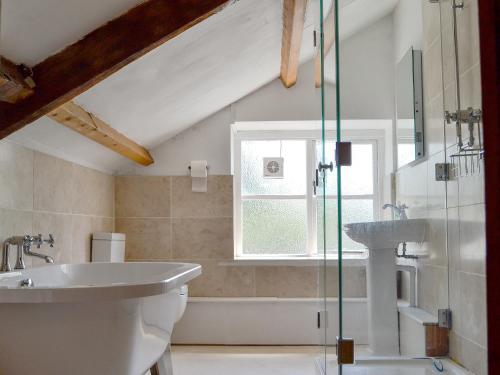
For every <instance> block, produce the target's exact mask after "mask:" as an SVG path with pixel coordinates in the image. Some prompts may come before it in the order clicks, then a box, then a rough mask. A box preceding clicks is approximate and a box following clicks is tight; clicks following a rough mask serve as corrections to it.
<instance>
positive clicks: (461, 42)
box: [457, 0, 479, 73]
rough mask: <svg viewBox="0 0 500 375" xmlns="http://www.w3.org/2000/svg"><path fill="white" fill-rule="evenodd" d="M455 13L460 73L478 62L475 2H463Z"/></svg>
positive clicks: (477, 27) (468, 0) (475, 0)
mask: <svg viewBox="0 0 500 375" xmlns="http://www.w3.org/2000/svg"><path fill="white" fill-rule="evenodd" d="M463 3H464V6H463V8H462V9H460V10H459V11H458V12H457V26H458V27H457V31H458V59H459V67H460V73H463V72H465V71H466V70H468V69H470V67H472V66H473V65H474V64H477V63H478V62H479V22H478V21H479V19H478V13H477V0H464V2H463Z"/></svg>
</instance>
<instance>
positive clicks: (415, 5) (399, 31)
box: [393, 0, 423, 63]
mask: <svg viewBox="0 0 500 375" xmlns="http://www.w3.org/2000/svg"><path fill="white" fill-rule="evenodd" d="M393 19H394V61H395V62H396V63H397V62H398V61H399V60H401V58H402V57H403V56H404V54H405V53H406V52H407V51H408V50H409V49H410V47H413V48H414V49H419V50H421V49H422V35H423V34H422V33H423V27H422V3H421V2H420V1H416V0H399V3H398V5H397V6H396V8H395V9H394V13H393Z"/></svg>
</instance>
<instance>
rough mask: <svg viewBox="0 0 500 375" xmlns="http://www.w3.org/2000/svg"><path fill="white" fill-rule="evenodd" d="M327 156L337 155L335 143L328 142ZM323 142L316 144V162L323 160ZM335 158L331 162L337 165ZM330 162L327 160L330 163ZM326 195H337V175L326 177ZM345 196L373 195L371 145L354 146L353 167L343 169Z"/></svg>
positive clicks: (332, 173) (359, 144)
mask: <svg viewBox="0 0 500 375" xmlns="http://www.w3.org/2000/svg"><path fill="white" fill-rule="evenodd" d="M325 147H326V148H327V152H326V153H327V155H335V142H334V141H327V142H326V145H325ZM321 155H322V147H321V142H316V160H317V161H318V162H319V161H320V160H321ZM334 158H335V157H334V156H333V157H331V159H332V160H331V161H333V164H334V165H335V160H334ZM329 161H330V160H327V162H329ZM326 194H327V195H336V194H337V173H336V170H335V168H334V170H333V172H328V173H327V175H326ZM342 194H343V195H370V194H373V145H372V144H371V143H366V144H364V143H358V144H352V165H351V166H350V167H344V168H342Z"/></svg>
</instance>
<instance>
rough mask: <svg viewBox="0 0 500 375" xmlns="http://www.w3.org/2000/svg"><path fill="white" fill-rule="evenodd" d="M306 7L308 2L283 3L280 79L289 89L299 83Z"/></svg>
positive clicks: (291, 1)
mask: <svg viewBox="0 0 500 375" xmlns="http://www.w3.org/2000/svg"><path fill="white" fill-rule="evenodd" d="M306 7H307V0H284V1H283V36H282V42H281V74H280V78H281V82H283V85H285V87H287V88H289V87H292V86H293V85H295V83H296V82H297V72H298V70H299V62H300V61H299V60H300V47H301V46H302V34H303V32H304V21H305V15H306Z"/></svg>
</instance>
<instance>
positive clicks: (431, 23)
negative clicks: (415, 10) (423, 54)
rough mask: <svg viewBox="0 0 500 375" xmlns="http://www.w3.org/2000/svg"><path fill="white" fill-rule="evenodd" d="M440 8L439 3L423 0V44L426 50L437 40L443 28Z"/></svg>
mask: <svg viewBox="0 0 500 375" xmlns="http://www.w3.org/2000/svg"><path fill="white" fill-rule="evenodd" d="M440 13H441V12H440V10H439V5H438V4H433V3H430V2H429V1H422V18H423V25H422V26H423V27H422V30H423V33H424V35H423V38H422V42H423V43H422V44H423V48H424V50H426V49H427V48H429V46H430V45H431V44H432V42H434V41H435V40H436V38H437V37H438V36H439V32H440V28H441V19H440Z"/></svg>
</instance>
